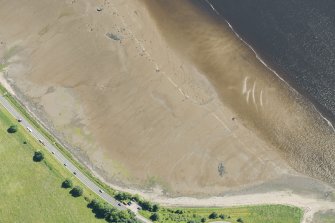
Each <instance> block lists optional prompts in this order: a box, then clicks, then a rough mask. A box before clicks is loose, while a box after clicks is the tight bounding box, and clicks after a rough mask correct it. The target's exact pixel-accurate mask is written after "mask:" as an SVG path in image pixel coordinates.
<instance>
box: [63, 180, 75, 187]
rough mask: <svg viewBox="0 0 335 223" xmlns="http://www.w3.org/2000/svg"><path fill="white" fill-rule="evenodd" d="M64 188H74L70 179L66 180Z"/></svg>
mask: <svg viewBox="0 0 335 223" xmlns="http://www.w3.org/2000/svg"><path fill="white" fill-rule="evenodd" d="M62 187H63V188H72V187H73V183H72V180H70V179H66V180H64V181H63V183H62Z"/></svg>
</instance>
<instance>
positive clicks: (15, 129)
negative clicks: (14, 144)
mask: <svg viewBox="0 0 335 223" xmlns="http://www.w3.org/2000/svg"><path fill="white" fill-rule="evenodd" d="M7 132H8V133H15V132H17V125H11V126H10V127H9V128H8V129H7Z"/></svg>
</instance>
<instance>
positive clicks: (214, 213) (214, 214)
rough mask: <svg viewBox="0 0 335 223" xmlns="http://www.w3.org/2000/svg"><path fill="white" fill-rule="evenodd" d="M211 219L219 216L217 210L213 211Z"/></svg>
mask: <svg viewBox="0 0 335 223" xmlns="http://www.w3.org/2000/svg"><path fill="white" fill-rule="evenodd" d="M208 217H209V218H210V219H215V218H218V214H217V213H216V212H212V213H211V214H210V215H209V216H208Z"/></svg>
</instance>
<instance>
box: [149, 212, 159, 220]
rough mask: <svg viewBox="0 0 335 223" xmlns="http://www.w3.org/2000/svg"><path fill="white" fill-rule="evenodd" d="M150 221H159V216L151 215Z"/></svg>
mask: <svg viewBox="0 0 335 223" xmlns="http://www.w3.org/2000/svg"><path fill="white" fill-rule="evenodd" d="M150 219H151V220H153V221H159V214H157V213H153V214H152V215H151V216H150Z"/></svg>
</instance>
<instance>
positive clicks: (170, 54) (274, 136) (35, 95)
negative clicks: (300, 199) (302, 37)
mask: <svg viewBox="0 0 335 223" xmlns="http://www.w3.org/2000/svg"><path fill="white" fill-rule="evenodd" d="M169 2H170V3H167V1H166V2H165V4H163V3H162V2H160V1H155V2H153V1H150V4H148V2H139V1H131V0H116V1H108V0H105V1H94V2H92V1H77V0H66V1H65V0H64V1H59V0H51V1H46V0H29V1H28V0H21V1H6V2H2V3H1V5H2V7H1V8H0V26H1V27H2V29H1V30H0V41H1V45H0V54H1V58H2V63H3V64H5V65H6V69H5V78H6V80H7V81H8V82H9V83H10V84H11V86H12V88H13V89H14V92H15V94H16V95H17V97H18V98H19V99H20V101H21V102H22V103H24V104H25V105H26V106H27V108H28V109H29V110H30V111H31V112H32V113H34V114H35V115H36V117H38V118H39V119H40V120H41V122H43V123H44V124H45V125H46V126H47V127H48V128H49V129H50V130H52V131H53V132H54V134H56V135H57V137H58V138H59V139H60V140H61V141H62V142H63V143H65V144H67V145H69V147H70V148H71V151H72V153H73V154H75V156H76V158H77V159H79V160H80V161H81V162H83V163H84V164H85V165H87V166H88V167H89V168H91V169H92V170H93V171H95V172H97V173H98V174H99V175H100V176H101V177H103V178H104V179H105V180H106V181H107V182H109V183H113V184H115V183H116V184H118V185H127V186H129V187H132V188H140V189H149V188H155V187H156V186H158V187H159V188H161V189H163V190H164V191H165V192H167V193H168V194H170V195H178V194H183V195H196V194H198V195H199V194H219V193H222V192H224V191H229V190H236V189H239V188H244V187H247V186H252V185H257V184H262V183H264V182H268V181H272V180H275V179H279V178H281V177H283V176H285V175H299V174H298V173H297V172H296V171H295V170H298V171H300V172H302V173H307V174H309V175H310V176H316V177H318V178H319V179H323V180H326V181H328V182H330V180H329V179H332V177H333V176H332V175H331V172H329V171H330V170H328V169H327V170H326V171H325V170H324V168H323V167H320V166H319V165H317V163H316V162H318V161H315V162H314V161H313V162H314V163H313V164H312V165H308V162H309V161H310V160H315V158H316V160H320V159H319V158H320V155H319V152H320V150H322V151H323V152H322V153H321V154H322V156H323V158H324V159H322V162H323V163H324V164H325V165H324V166H325V167H327V165H328V164H330V168H332V165H333V164H332V163H331V162H332V161H331V157H333V156H334V154H333V153H331V149H332V146H333V145H335V143H334V137H333V136H334V133H333V132H332V129H331V128H330V127H329V126H328V125H327V124H326V123H325V121H324V120H323V119H322V118H320V117H319V116H318V114H317V112H316V111H315V110H313V109H312V108H311V106H310V105H309V104H308V103H307V102H305V101H304V99H303V98H302V97H301V96H300V95H299V94H297V93H296V92H295V91H294V90H292V89H290V88H289V87H288V86H287V85H286V84H285V83H284V82H282V81H280V80H279V78H277V77H276V76H275V75H274V74H273V73H272V72H271V71H270V70H269V69H267V68H266V67H265V66H264V65H263V64H262V63H261V62H259V60H258V59H257V58H256V56H255V54H254V53H253V52H252V50H250V49H249V48H248V47H247V46H246V45H245V44H244V43H243V42H241V41H240V40H239V39H238V38H237V37H236V36H235V35H234V33H233V32H232V31H231V30H230V29H229V28H228V26H227V27H226V28H222V24H219V23H215V22H212V21H211V20H210V18H209V17H207V16H206V15H204V14H200V13H198V11H197V8H195V7H194V6H191V5H190V4H189V2H187V1H183V2H181V1H178V4H176V1H169ZM143 3H144V4H143ZM158 17H160V18H161V19H158ZM219 27H220V28H219ZM311 117H313V118H311ZM318 117H319V118H318ZM332 160H334V159H332ZM288 164H290V165H291V166H293V167H294V169H295V170H294V169H293V168H291V167H290V166H289V165H288ZM328 167H329V165H328ZM331 182H332V181H331Z"/></svg>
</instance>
